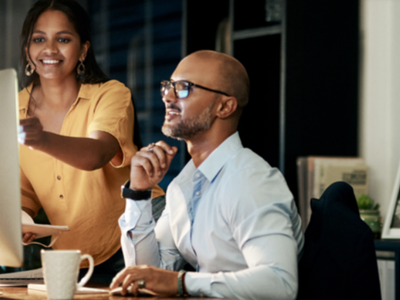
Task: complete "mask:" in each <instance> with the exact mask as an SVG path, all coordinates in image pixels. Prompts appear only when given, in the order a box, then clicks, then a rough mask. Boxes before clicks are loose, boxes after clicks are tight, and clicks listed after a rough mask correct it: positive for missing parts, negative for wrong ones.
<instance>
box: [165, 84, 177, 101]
mask: <svg viewBox="0 0 400 300" xmlns="http://www.w3.org/2000/svg"><path fill="white" fill-rule="evenodd" d="M177 100H178V99H177V98H176V96H175V91H174V87H173V86H172V85H171V86H170V87H169V88H168V89H165V91H164V92H163V97H162V101H163V102H164V103H167V102H176V101H177Z"/></svg>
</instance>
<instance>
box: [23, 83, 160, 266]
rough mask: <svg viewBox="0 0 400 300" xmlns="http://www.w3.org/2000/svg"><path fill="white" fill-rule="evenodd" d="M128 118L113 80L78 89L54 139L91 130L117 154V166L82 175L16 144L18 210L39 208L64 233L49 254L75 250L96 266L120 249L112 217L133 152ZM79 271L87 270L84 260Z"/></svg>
mask: <svg viewBox="0 0 400 300" xmlns="http://www.w3.org/2000/svg"><path fill="white" fill-rule="evenodd" d="M31 90H32V86H30V87H28V88H27V89H24V90H22V91H21V92H20V93H19V117H20V119H24V118H27V111H28V107H29V99H30V96H29V93H30V91H31ZM28 91H29V92H28ZM133 118H134V114H133V106H132V102H131V93H130V90H129V89H128V88H127V87H125V85H124V84H122V83H120V82H118V81H116V80H111V81H108V82H106V83H102V84H82V85H81V88H80V91H79V94H78V97H77V99H76V101H75V102H74V104H73V105H72V106H71V108H70V110H69V111H68V113H67V115H66V116H65V119H64V122H63V125H62V128H61V132H60V135H65V136H73V137H88V136H89V134H90V133H91V132H93V131H96V130H101V131H104V132H108V133H109V134H111V135H113V136H114V137H115V138H116V139H117V140H118V142H119V145H120V147H121V150H122V152H123V161H122V163H121V165H119V166H115V165H113V164H112V163H111V162H110V163H108V164H107V165H105V166H104V167H103V168H101V169H98V170H95V171H82V170H79V169H76V168H74V167H72V166H69V165H67V164H65V163H63V162H61V161H59V160H57V159H55V158H53V157H52V156H49V155H47V154H45V153H43V152H40V151H35V150H31V149H30V148H28V147H26V146H23V145H20V167H21V192H22V199H21V201H22V206H23V207H27V208H30V209H32V210H33V211H34V212H35V213H37V212H38V210H39V209H40V207H43V209H44V210H45V212H46V214H47V217H48V218H49V221H50V223H51V224H53V225H68V226H69V229H70V231H69V232H65V233H63V234H62V235H61V236H60V237H59V239H58V240H57V241H56V242H55V244H54V245H53V249H79V250H81V252H82V254H85V253H89V254H91V255H92V256H93V258H94V261H95V265H98V264H100V263H102V262H104V261H106V260H107V259H108V258H110V257H111V256H112V255H113V254H114V253H115V252H117V250H118V249H119V248H120V236H121V233H120V229H119V227H118V218H119V217H120V216H121V214H122V213H123V212H124V208H125V200H124V199H121V191H120V187H121V185H122V184H123V183H124V182H125V181H126V180H127V179H129V174H130V162H131V158H132V156H133V155H134V154H135V153H136V151H137V147H136V146H135V145H134V144H133V141H132V138H133ZM76 151H79V149H76ZM161 195H164V192H163V191H162V189H161V188H160V187H158V186H157V187H156V188H155V189H154V190H153V198H156V197H158V196H161ZM81 267H82V268H87V267H88V265H87V261H84V262H83V263H82V265H81Z"/></svg>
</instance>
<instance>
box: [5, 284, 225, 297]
mask: <svg viewBox="0 0 400 300" xmlns="http://www.w3.org/2000/svg"><path fill="white" fill-rule="evenodd" d="M101 288H104V287H101ZM0 292H1V293H2V294H0V300H1V299H10V300H11V299H16V300H17V299H18V300H42V299H43V300H47V295H46V293H45V292H39V291H31V290H29V291H28V289H27V288H26V287H0ZM150 298H154V297H139V298H135V297H133V296H132V297H121V296H111V295H107V294H98V295H95V294H91V295H75V297H74V299H82V300H89V299H90V300H92V299H93V300H133V299H135V300H138V299H139V300H140V299H142V300H144V299H150ZM157 299H159V298H157ZM161 299H163V300H176V299H190V300H200V299H201V300H204V298H161ZM207 299H210V300H212V299H213V298H207ZM214 299H218V300H220V299H219V298H214Z"/></svg>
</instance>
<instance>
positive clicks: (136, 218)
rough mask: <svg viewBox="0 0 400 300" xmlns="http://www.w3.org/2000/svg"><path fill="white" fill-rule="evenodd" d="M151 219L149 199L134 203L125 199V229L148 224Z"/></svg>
mask: <svg viewBox="0 0 400 300" xmlns="http://www.w3.org/2000/svg"><path fill="white" fill-rule="evenodd" d="M152 219H153V214H152V204H151V198H149V199H148V200H144V201H143V200H142V201H135V200H131V199H126V205H125V228H126V229H127V230H132V229H134V228H135V227H136V226H137V225H142V224H148V223H149V222H150V221H151V220H152Z"/></svg>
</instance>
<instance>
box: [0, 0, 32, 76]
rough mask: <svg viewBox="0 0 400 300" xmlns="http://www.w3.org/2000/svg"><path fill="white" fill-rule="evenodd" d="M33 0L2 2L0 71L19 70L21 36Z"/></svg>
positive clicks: (0, 14)
mask: <svg viewBox="0 0 400 300" xmlns="http://www.w3.org/2000/svg"><path fill="white" fill-rule="evenodd" d="M33 3H34V1H33V0H1V1H0V40H1V43H0V69H7V68H14V69H17V70H18V68H19V54H20V52H19V45H20V43H19V36H20V33H21V29H22V23H23V21H24V19H25V15H26V13H27V12H28V10H29V8H30V7H31V5H32V4H33Z"/></svg>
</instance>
